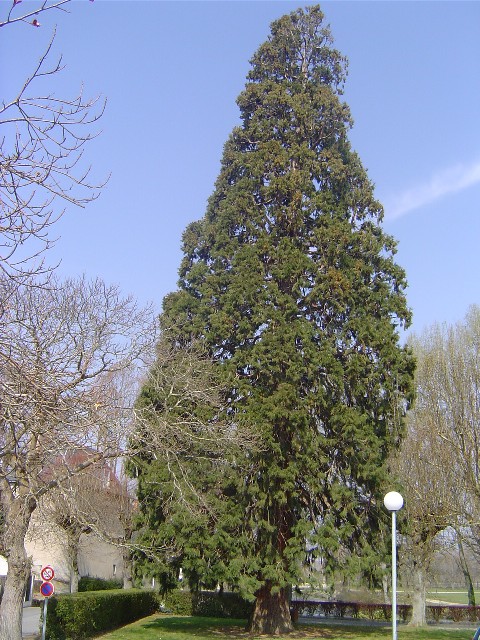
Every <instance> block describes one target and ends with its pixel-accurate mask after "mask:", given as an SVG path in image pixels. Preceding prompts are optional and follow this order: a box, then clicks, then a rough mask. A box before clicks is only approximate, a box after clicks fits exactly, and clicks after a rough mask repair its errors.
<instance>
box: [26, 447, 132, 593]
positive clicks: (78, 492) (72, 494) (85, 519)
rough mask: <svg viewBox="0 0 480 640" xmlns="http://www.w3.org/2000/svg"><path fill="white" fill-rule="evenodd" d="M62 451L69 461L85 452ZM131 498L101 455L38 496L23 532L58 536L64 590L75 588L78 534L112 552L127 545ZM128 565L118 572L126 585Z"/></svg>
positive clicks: (42, 536)
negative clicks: (66, 585) (65, 570)
mask: <svg viewBox="0 0 480 640" xmlns="http://www.w3.org/2000/svg"><path fill="white" fill-rule="evenodd" d="M68 455H69V458H70V461H69V462H70V464H75V463H76V464H78V463H80V462H82V461H85V460H88V458H89V457H90V455H91V452H90V451H89V450H88V449H79V450H77V451H73V452H71V453H70V454H68ZM53 465H55V461H54V462H53ZM131 502H132V498H131V496H130V495H129V494H128V493H127V490H126V486H125V484H124V483H122V482H121V481H120V480H119V479H118V478H117V476H116V475H115V473H114V471H113V469H112V467H111V466H110V461H107V460H100V461H99V462H97V463H95V464H92V465H91V466H90V467H88V468H86V469H84V470H83V471H81V472H80V473H78V474H75V475H74V476H72V477H71V478H70V479H69V480H68V481H65V482H64V483H62V484H61V485H59V486H58V487H57V488H56V489H55V490H53V491H50V492H48V494H47V495H46V496H45V497H44V498H43V499H42V500H41V501H40V503H39V505H38V507H37V509H36V510H35V512H34V518H33V519H32V521H31V525H30V528H29V532H28V536H29V539H30V540H33V539H36V540H38V539H40V540H43V541H44V543H46V544H48V543H49V541H50V540H56V539H57V538H58V536H59V534H60V535H61V536H62V539H63V540H64V543H63V544H64V548H63V555H64V557H65V559H66V560H67V562H68V569H69V579H70V592H75V591H78V579H79V566H78V556H79V551H80V546H81V545H80V543H81V539H82V536H84V535H88V536H89V538H90V540H92V539H95V540H97V542H98V543H101V542H104V543H105V542H106V543H109V544H110V545H112V546H117V547H118V553H119V554H120V553H121V554H122V555H125V550H126V549H127V550H128V547H129V544H130V536H131V531H130V530H129V527H130V529H131V524H130V523H129V520H130V521H131V514H130V518H129V519H128V518H125V515H126V507H127V505H129V506H130V507H131ZM130 510H131V509H130ZM37 512H38V513H37ZM62 534H63V535H62ZM127 560H128V558H127ZM124 562H125V559H124ZM127 565H128V562H127ZM128 569H129V567H128V566H127V571H124V577H125V578H126V582H127V585H128V575H129V571H128Z"/></svg>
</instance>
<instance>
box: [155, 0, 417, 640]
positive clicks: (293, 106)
mask: <svg viewBox="0 0 480 640" xmlns="http://www.w3.org/2000/svg"><path fill="white" fill-rule="evenodd" d="M251 63H252V67H251V71H250V72H249V74H248V78H247V84H246V87H245V89H244V91H243V92H242V93H241V94H240V96H239V98H238V105H239V108H240V111H241V119H242V124H241V126H239V127H236V128H235V129H234V130H233V132H232V134H231V136H230V137H229V139H228V141H227V143H226V145H225V148H224V153H223V159H222V164H221V171H220V175H219V177H218V179H217V182H216V185H215V190H214V192H213V194H212V196H211V198H210V200H209V204H208V208H207V211H206V214H205V216H204V218H203V219H201V220H200V221H198V222H194V223H192V224H191V225H190V226H189V227H188V228H187V230H186V231H185V233H184V237H183V252H184V258H183V261H182V264H181V267H180V280H179V289H178V291H176V292H174V293H172V294H170V295H168V296H167V297H166V298H165V300H164V310H163V322H164V323H165V324H166V325H169V324H170V323H171V321H173V319H175V323H176V326H177V328H178V336H177V337H178V339H181V340H183V341H188V340H189V339H190V337H191V336H195V338H196V339H198V338H200V339H202V340H203V341H204V343H205V344H206V345H207V348H208V350H209V353H210V355H211V357H212V359H213V360H214V361H215V362H216V366H217V367H218V368H219V369H220V370H221V375H222V377H223V380H224V383H225V385H226V386H227V388H228V402H227V403H226V405H225V406H226V407H227V409H226V413H227V414H228V418H229V420H230V422H231V424H234V425H235V424H236V425H242V424H245V425H250V426H254V428H255V430H256V431H257V432H258V433H259V434H260V435H261V438H262V445H263V448H262V450H261V451H260V452H259V453H255V454H252V455H251V456H250V458H249V460H248V464H249V468H248V471H247V472H245V474H244V475H243V476H242V477H239V478H237V479H236V480H232V482H236V486H235V490H234V491H233V492H232V493H233V498H232V502H231V507H230V508H231V511H230V513H235V514H237V515H236V517H235V518H234V519H233V520H234V522H229V523H228V525H226V526H225V528H224V530H223V531H222V536H223V542H222V544H223V547H222V548H223V552H224V553H225V554H226V555H225V556H224V557H223V558H222V562H224V559H225V558H227V555H228V554H230V557H229V559H228V561H225V562H224V567H225V568H226V573H229V575H228V577H229V580H230V581H231V582H236V584H237V585H240V586H241V587H242V589H243V590H244V592H249V593H250V595H252V594H255V595H256V598H257V600H256V609H255V613H254V616H253V619H252V621H251V629H252V631H254V632H256V633H259V632H267V633H280V632H285V631H288V630H289V629H290V628H291V625H290V620H289V615H288V606H287V586H288V585H289V584H291V583H292V582H293V583H294V582H295V580H296V578H297V576H298V574H299V569H300V566H301V564H302V563H303V561H304V559H305V557H306V548H307V546H308V547H309V548H314V549H317V550H318V552H319V553H320V554H321V555H322V556H323V557H324V558H326V559H327V560H328V559H331V560H333V561H335V562H339V561H340V558H344V557H345V555H346V554H345V552H344V551H342V552H341V553H340V551H341V550H344V549H351V550H352V551H353V552H354V551H355V550H358V549H359V548H360V547H361V545H362V541H363V540H366V539H367V538H368V536H369V534H370V533H371V532H372V531H374V530H375V528H376V526H377V525H376V522H377V517H378V514H377V512H376V508H375V497H376V496H377V497H378V493H379V491H381V490H382V489H381V485H382V482H383V481H384V479H385V465H384V462H385V460H386V456H387V455H388V453H389V451H390V450H391V448H392V447H394V446H395V445H396V444H397V443H398V439H399V437H400V435H401V418H400V417H399V416H400V414H401V408H402V407H403V408H405V406H406V403H407V402H408V399H409V394H410V392H411V379H412V373H413V361H412V357H411V355H410V353H409V352H408V351H407V350H405V349H403V348H401V347H400V346H399V341H398V333H397V329H398V327H400V326H405V325H408V323H409V311H408V309H407V306H406V301H405V297H404V288H405V286H406V282H405V275H404V272H403V270H402V269H401V268H400V267H399V266H398V265H397V264H396V263H395V262H394V259H393V256H394V253H395V242H394V240H393V239H392V238H391V237H390V236H388V235H386V234H385V233H384V231H383V230H382V227H381V219H382V207H381V205H380V204H379V202H377V200H376V199H375V197H374V194H373V187H372V184H371V183H370V181H369V179H368V177H367V174H366V172H365V170H364V169H363V167H362V165H361V162H360V160H359V158H358V156H357V155H356V154H355V153H354V152H353V151H352V149H351V147H350V144H349V142H348V139H347V134H348V130H349V128H350V126H351V118H350V113H349V109H348V107H347V106H346V105H345V104H344V103H343V102H342V101H341V99H340V96H341V92H342V85H343V82H344V80H345V76H346V61H345V59H344V58H343V57H342V56H341V55H340V53H339V52H338V51H336V50H335V49H334V48H333V47H332V40H331V36H330V31H329V29H328V28H327V27H326V26H325V25H324V18H323V14H322V12H321V10H320V8H319V7H318V6H315V7H309V8H307V9H306V10H297V11H295V12H293V13H291V14H290V15H287V16H284V17H282V18H281V19H279V20H277V21H276V22H274V23H273V25H272V27H271V35H270V37H269V39H268V41H267V42H266V43H264V44H263V45H262V46H261V47H260V48H259V49H258V51H257V52H256V53H255V55H254V57H253V59H252V61H251ZM226 503H228V501H227V500H226ZM228 512H229V511H228V508H226V509H225V513H228ZM238 514H240V515H238ZM232 525H233V526H232ZM215 532H216V535H217V538H219V535H218V533H219V532H218V527H217V528H216V529H215ZM232 540H234V544H232ZM232 552H234V553H232ZM352 556H353V557H354V556H355V553H353V554H352ZM356 566H357V568H358V567H359V566H360V564H359V563H357V565H356ZM227 569H228V572H227Z"/></svg>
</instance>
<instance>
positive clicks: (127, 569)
mask: <svg viewBox="0 0 480 640" xmlns="http://www.w3.org/2000/svg"><path fill="white" fill-rule="evenodd" d="M132 587H133V580H132V556H131V553H130V550H129V549H124V551H123V588H124V589H131V588H132Z"/></svg>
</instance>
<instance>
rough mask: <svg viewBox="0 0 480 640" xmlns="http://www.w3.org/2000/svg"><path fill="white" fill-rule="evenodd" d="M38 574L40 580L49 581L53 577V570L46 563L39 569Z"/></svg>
mask: <svg viewBox="0 0 480 640" xmlns="http://www.w3.org/2000/svg"><path fill="white" fill-rule="evenodd" d="M40 575H41V576H42V580H45V582H49V580H52V578H53V577H54V575H55V571H54V570H53V569H52V567H50V566H49V565H47V566H46V567H43V569H42V570H41V571H40Z"/></svg>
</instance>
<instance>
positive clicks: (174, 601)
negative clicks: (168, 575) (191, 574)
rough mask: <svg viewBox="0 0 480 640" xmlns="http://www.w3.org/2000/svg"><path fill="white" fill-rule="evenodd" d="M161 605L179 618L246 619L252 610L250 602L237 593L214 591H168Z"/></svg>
mask: <svg viewBox="0 0 480 640" xmlns="http://www.w3.org/2000/svg"><path fill="white" fill-rule="evenodd" d="M163 604H164V606H165V608H166V609H167V610H168V611H171V612H172V613H175V614H177V615H181V616H192V615H193V616H203V617H207V618H210V617H211V618H237V619H247V618H248V617H249V616H250V614H251V612H252V608H253V604H252V603H251V602H247V601H246V600H244V599H243V598H241V597H240V596H239V595H238V593H217V592H215V591H200V592H198V593H191V592H190V591H180V590H175V591H170V592H169V593H167V594H165V596H164V598H163Z"/></svg>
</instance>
